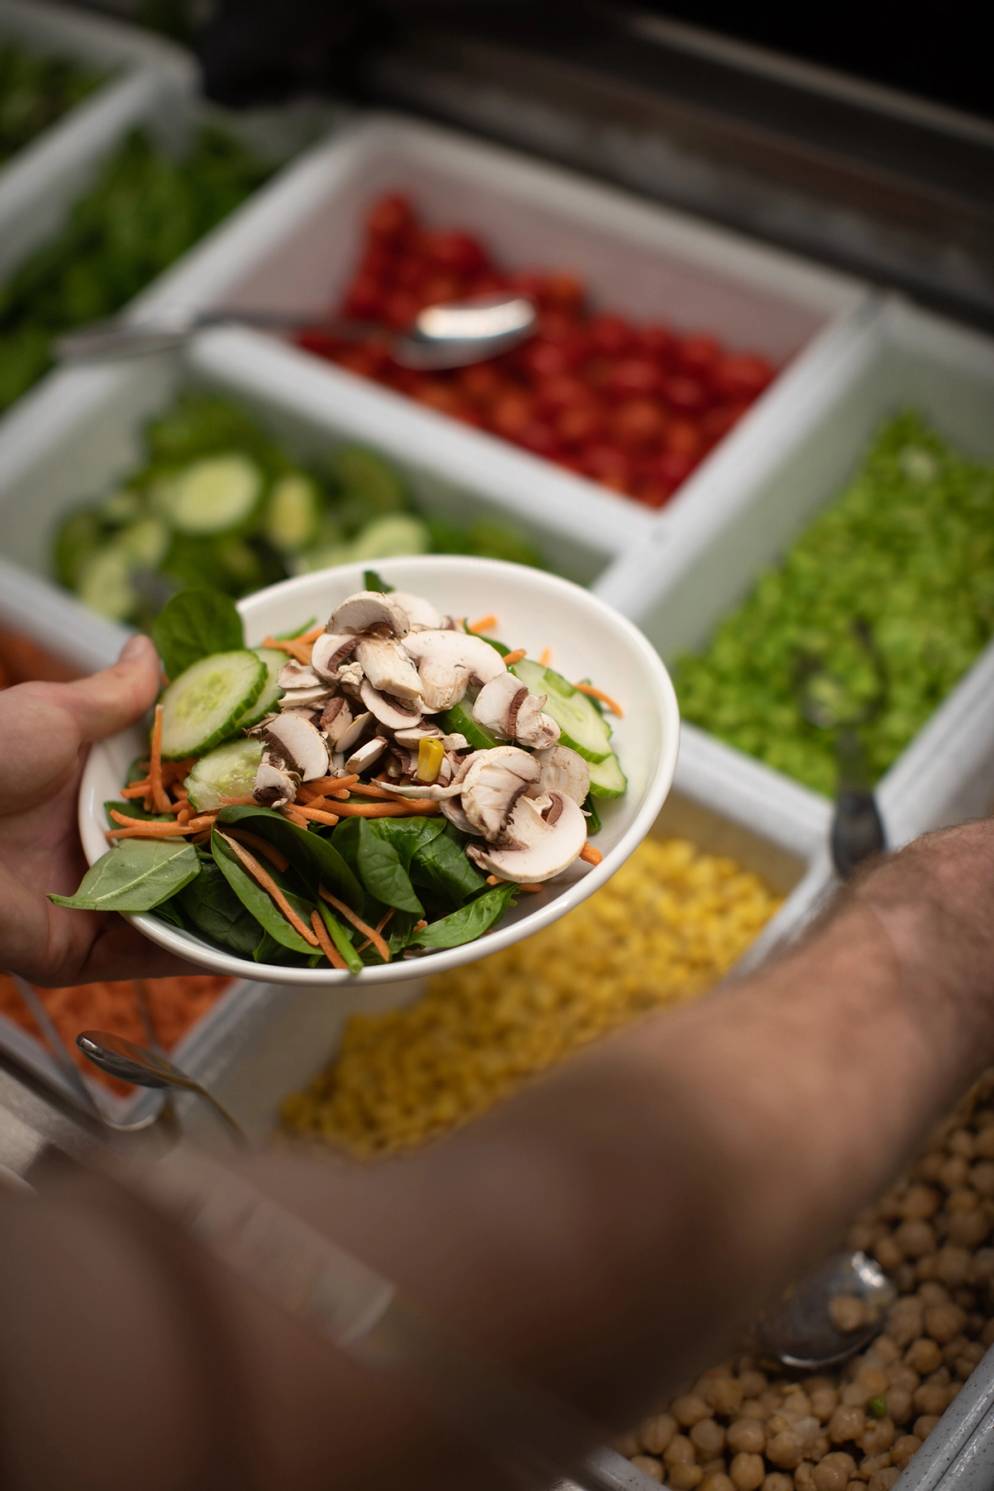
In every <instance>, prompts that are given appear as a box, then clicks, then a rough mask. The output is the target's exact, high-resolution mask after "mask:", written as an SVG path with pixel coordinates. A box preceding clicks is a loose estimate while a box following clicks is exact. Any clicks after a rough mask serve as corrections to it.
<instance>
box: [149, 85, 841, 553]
mask: <svg viewBox="0 0 994 1491" xmlns="http://www.w3.org/2000/svg"><path fill="white" fill-rule="evenodd" d="M391 187H401V188H402V189H403V190H404V191H405V192H407V193H409V194H410V195H411V197H412V198H413V200H414V201H415V203H416V204H417V205H418V207H419V208H420V209H421V210H422V211H423V212H424V213H425V214H426V215H427V216H428V217H429V218H430V219H433V220H435V221H438V222H442V223H452V224H460V225H465V226H467V227H469V228H470V229H472V230H473V231H475V232H478V233H479V234H480V235H481V236H482V237H483V239H484V241H485V242H486V243H487V244H489V245H490V246H491V247H492V248H493V249H494V250H495V252H496V254H497V255H498V256H499V257H500V258H501V259H502V261H503V262H505V263H508V264H511V265H514V266H521V267H524V266H534V265H548V266H555V265H563V266H570V267H572V268H574V269H576V270H577V271H578V272H579V273H580V274H582V275H583V276H584V277H585V278H586V280H587V281H588V283H589V284H590V286H591V288H592V290H593V292H594V294H595V296H597V298H598V299H599V300H600V301H601V302H602V303H603V304H604V305H605V306H607V307H611V308H614V309H617V310H619V311H621V312H623V313H630V314H632V315H635V316H640V317H654V318H659V319H663V320H666V321H667V322H670V323H674V324H676V325H677V326H680V327H684V328H687V329H690V328H700V327H702V326H703V327H706V328H708V329H713V330H715V331H716V332H718V333H719V334H720V335H721V336H723V337H724V338H726V339H727V341H728V342H729V343H730V344H731V345H733V346H743V347H750V348H753V349H754V350H757V351H760V352H764V353H766V354H767V355H769V356H770V357H772V358H773V359H774V360H776V361H777V362H784V361H789V365H788V366H787V367H786V369H785V371H784V372H783V373H782V374H781V376H780V377H779V378H778V379H777V380H776V381H775V382H774V384H773V385H772V387H771V388H770V389H769V390H768V391H767V393H766V394H764V395H763V397H762V398H761V399H760V400H759V401H758V402H757V404H756V405H755V406H754V407H753V409H752V410H751V411H750V413H749V414H748V415H747V416H746V417H745V418H744V419H743V420H742V421H741V422H740V424H739V425H738V426H737V427H736V429H735V430H734V431H733V432H732V434H731V435H729V436H728V437H727V438H726V440H725V441H724V442H723V443H722V444H721V446H719V447H718V449H717V450H716V451H715V452H714V454H713V455H712V456H710V457H709V458H708V459H707V460H706V461H705V462H704V463H703V464H702V465H701V466H700V467H699V468H698V471H697V472H696V473H695V474H694V476H693V477H692V478H691V479H690V480H689V481H688V482H687V483H685V485H684V487H683V488H682V489H681V492H680V494H679V495H678V497H677V498H676V499H675V500H674V501H673V502H672V503H671V504H670V505H669V506H668V507H667V508H666V509H665V510H664V512H663V513H661V514H659V515H656V514H653V513H651V512H650V511H648V510H647V509H645V508H643V507H641V506H640V505H639V504H638V503H637V502H635V501H633V500H631V499H629V498H624V497H619V496H616V495H615V494H614V493H612V492H610V491H608V490H607V489H606V488H603V487H599V486H597V485H595V484H593V483H591V482H588V481H586V480H584V479H582V478H580V477H577V476H573V475H571V474H570V473H568V472H566V471H564V470H562V469H561V468H558V467H556V466H554V465H553V464H551V463H549V462H546V461H542V460H539V459H537V458H536V457H534V456H531V455H529V454H527V453H526V452H523V451H520V450H518V449H517V448H515V447H514V446H511V445H509V444H507V443H505V442H504V441H502V440H498V439H496V438H495V437H493V436H490V435H486V434H483V433H480V432H478V431H475V430H471V429H469V428H468V427H464V426H462V425H461V424H459V423H457V422H455V421H452V420H450V419H448V418H446V417H445V416H442V415H438V414H435V413H434V412H432V411H429V410H426V409H424V408H423V407H422V406H420V405H417V404H415V403H413V402H412V401H410V400H408V399H406V398H404V397H402V396H400V395H398V394H395V393H393V392H391V391H389V390H386V389H383V388H380V387H378V386H377V385H375V384H372V383H370V382H368V381H367V380H365V379H360V378H357V377H355V376H354V375H353V374H351V373H348V372H346V371H345V370H343V369H340V368H337V367H335V366H333V365H331V364H329V363H326V362H324V361H322V360H320V359H318V358H316V357H313V356H311V355H309V354H308V353H305V352H302V351H299V350H297V349H296V348H292V347H283V346H278V344H276V343H275V342H274V341H273V340H272V339H270V338H267V337H265V336H263V335H261V334H259V333H254V332H249V331H240V332H230V333H227V334H226V336H227V341H226V343H225V346H226V349H227V350H226V355H227V357H228V358H229V360H230V363H231V365H232V366H238V367H239V368H240V369H241V371H242V372H243V374H244V376H245V377H246V378H247V379H248V378H251V379H254V380H256V381H257V382H258V384H259V386H260V387H262V388H265V387H268V386H269V384H270V383H271V382H272V381H273V379H274V377H276V376H290V375H291V372H290V370H291V369H293V368H296V369H298V370H299V380H300V381H301V386H303V380H304V379H305V378H306V379H307V380H309V381H310V382H311V383H312V384H313V386H314V388H315V390H316V392H315V397H321V396H323V397H325V398H332V397H334V390H336V389H338V388H342V387H346V386H347V387H350V388H352V389H353V390H354V391H355V394H356V398H357V399H358V398H360V397H361V398H362V399H363V400H364V401H365V403H366V405H367V407H368V409H369V411H370V419H371V420H376V421H379V422H380V423H381V425H382V427H383V435H382V443H384V446H385V448H387V449H389V450H391V451H393V452H394V453H403V452H404V451H406V450H408V449H409V448H410V446H411V444H412V442H413V443H414V444H416V445H419V446H420V445H428V444H430V443H432V442H434V441H442V440H444V441H445V443H446V446H447V448H448V451H449V458H450V460H451V461H452V463H453V466H454V467H456V466H458V467H459V469H460V471H463V470H467V469H472V468H473V467H478V466H481V465H483V464H484V463H485V464H486V466H487V468H488V469H489V471H490V472H491V473H492V475H493V476H494V478H495V479H499V480H500V481H501V483H502V485H503V486H504V487H505V489H506V492H507V502H508V504H509V506H516V507H517V508H518V509H533V508H535V507H536V506H538V505H541V506H542V507H543V508H544V509H545V510H546V511H547V512H548V514H549V516H550V519H551V520H553V521H555V522H556V523H557V524H558V525H559V527H560V528H561V530H562V531H563V532H564V533H569V532H572V531H575V530H577V529H583V530H584V531H586V532H587V533H589V534H592V535H597V536H598V538H600V536H601V535H606V536H608V537H610V538H612V539H613V544H614V548H615V550H616V552H619V553H620V552H622V551H623V550H624V549H625V548H626V547H627V546H628V545H629V544H632V543H637V542H640V541H641V540H642V539H643V538H644V537H645V536H646V535H648V534H649V533H651V532H652V531H654V530H655V529H656V528H657V527H659V526H660V525H661V526H662V527H663V528H664V529H669V528H670V527H672V526H673V525H676V524H677V523H678V521H679V522H682V521H684V514H686V516H687V520H690V518H691V516H692V514H693V513H694V512H695V511H696V509H697V508H698V507H702V506H706V504H707V502H708V500H709V499H708V495H707V483H708V478H709V473H710V472H711V470H712V468H713V467H716V466H718V465H719V464H723V465H725V466H728V464H729V463H731V467H732V469H734V466H735V464H736V463H737V461H738V460H740V459H742V458H743V453H744V452H745V451H746V450H747V449H748V448H749V447H750V445H751V444H753V443H759V444H760V445H762V443H763V442H764V440H766V439H767V438H769V435H770V431H771V429H775V428H776V426H777V422H778V410H779V409H780V408H781V406H782V403H783V401H784V399H785V397H786V396H787V395H788V394H789V392H790V391H791V389H794V388H796V387H804V386H806V385H807V384H808V382H809V381H810V379H811V377H812V376H813V375H815V374H816V373H817V371H818V369H819V368H821V367H822V366H824V365H825V364H826V363H830V362H831V360H832V358H833V357H834V355H835V352H836V351H837V349H838V347H839V345H840V343H844V342H845V340H846V339H847V337H848V335H849V332H850V330H851V328H852V326H853V324H854V323H857V322H858V321H859V320H860V319H861V317H862V315H863V314H865V313H866V308H867V306H868V304H869V302H868V299H867V294H866V291H865V289H864V288H863V287H862V286H860V285H858V284H856V283H855V282H853V281H851V280H848V279H844V278H842V277H840V276H837V275H834V274H830V273H828V272H827V271H824V270H821V269H818V268H815V267H812V266H810V265H807V264H804V263H803V262H801V261H799V260H797V259H794V258H792V257H790V256H788V255H785V254H780V253H777V252H775V251H773V250H770V249H767V248H765V247H760V246H759V245H756V244H753V243H750V242H749V241H747V240H745V239H742V238H739V237H737V236H735V235H733V234H730V233H726V232H723V231H720V230H718V229H716V228H712V227H709V226H706V225H704V224H701V223H698V222H695V221H693V220H692V219H689V218H687V217H684V216H682V215H680V214H677V213H674V212H671V211H668V210H667V209H665V208H662V207H659V206H652V205H647V204H645V203H641V202H639V201H637V200H636V199H634V198H632V197H630V196H628V195H626V194H624V193H622V192H619V191H615V190H612V189H611V188H608V187H605V186H601V185H596V184H593V183H591V182H587V181H584V180H582V179H581V178H579V177H576V176H574V175H571V174H569V173H567V172H565V171H563V170H561V169H560V168H557V167H551V166H545V165H540V164H536V163H535V162H533V161H529V160H528V159H526V158H525V157H522V156H518V155H515V154H513V153H511V152H510V151H506V150H501V149H497V148H496V147H493V146H490V145H484V144H482V143H480V142H478V141H474V140H470V139H467V138H464V137H461V136H459V135H456V134H453V133H450V132H448V131H444V130H441V129H437V128H434V127H432V126H429V125H426V124H422V123H420V122H418V121H415V120H411V119H404V118H399V117H394V116H388V115H384V116H367V118H366V119H365V120H364V121H362V122H357V123H353V124H352V125H351V126H350V127H349V128H347V129H343V130H341V131H339V133H338V134H337V135H336V136H335V137H334V138H333V139H332V140H331V141H330V142H329V143H328V144H326V145H324V146H322V147H320V148H317V149H315V150H314V151H312V152H310V153H309V155H308V156H307V157H306V158H305V159H302V160H301V161H299V162H298V163H297V165H296V167H295V169H294V170H293V172H292V173H290V174H288V175H287V176H286V177H285V178H284V179H283V180H282V181H280V182H278V183H275V184H273V185H272V186H270V187H269V188H268V189H267V190H266V191H264V192H262V193H260V194H259V196H258V198H257V200H256V201H255V203H254V205H253V207H252V208H251V210H249V211H248V212H247V213H245V214H243V215H242V216H241V217H240V219H239V220H238V222H237V223H235V224H232V225H231V227H230V229H229V230H228V231H227V232H226V233H225V234H224V238H223V241H221V240H219V241H217V242H216V243H215V244H214V245H213V249H212V252H211V253H210V254H209V255H201V256H199V261H198V263H197V265H196V267H195V271H194V269H193V268H191V270H190V272H189V273H187V274H185V275H184V276H182V277H176V278H175V279H174V281H173V283H172V284H171V285H170V286H169V298H170V300H171V301H173V302H176V303H181V304H183V305H200V304H204V303H208V302H210V301H217V300H220V299H222V298H223V299H224V300H225V301H226V302H227V303H229V304H240V305H245V306H256V307H275V308H278V309H293V310H300V309H301V308H304V309H306V310H308V311H309V310H311V309H313V308H316V309H319V310H324V309H326V308H328V307H329V306H330V305H331V303H332V302H333V301H334V300H335V298H336V297H337V295H338V294H339V293H340V291H341V290H342V289H343V287H344V285H345V283H346V279H347V276H348V274H349V272H350V269H351V266H352V264H353V261H354V259H355V256H356V253H357V249H358V246H359V242H360V233H361V220H362V214H363V211H364V209H365V208H366V206H367V205H368V203H369V202H370V201H371V200H372V199H373V198H374V197H375V196H376V194H377V193H378V192H381V191H383V190H385V189H388V188H391ZM165 298H166V297H165V296H160V297H157V299H158V300H159V301H160V302H162V301H164V300H165ZM277 352H278V353H279V354H280V355H279V357H278V358H277V357H276V356H275V354H276V353H277ZM293 376H298V374H294V375H293ZM318 391H321V392H320V393H319V392H318ZM357 407H358V406H357ZM736 453H738V454H736ZM692 499H693V500H692Z"/></svg>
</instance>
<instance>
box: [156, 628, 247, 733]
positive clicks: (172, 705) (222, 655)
mask: <svg viewBox="0 0 994 1491" xmlns="http://www.w3.org/2000/svg"><path fill="white" fill-rule="evenodd" d="M267 677H268V670H267V668H266V665H265V663H264V662H263V661H262V659H261V658H260V657H259V656H258V654H257V653H254V652H249V650H248V649H247V648H245V649H244V650H241V649H239V650H238V651H237V652H215V653H213V654H212V656H210V657H204V658H201V659H200V660H199V662H196V663H191V664H190V666H189V668H187V669H185V670H184V672H182V673H181V674H180V676H179V677H178V678H177V679H175V680H174V682H172V683H171V684H170V685H169V687H168V688H167V689H166V692H165V693H164V694H163V696H162V754H163V756H165V757H166V758H167V759H168V760H174V761H177V760H182V759H183V757H184V756H196V755H200V754H202V753H203V752H204V751H209V750H210V749H211V748H212V746H216V745H220V744H221V742H222V741H223V740H227V739H228V737H229V736H231V735H233V734H234V732H235V730H236V729H237V728H238V720H239V718H240V717H241V716H242V715H243V714H245V712H246V711H247V710H248V709H250V708H251V706H252V705H253V704H254V703H255V701H256V699H258V697H259V695H260V694H261V693H262V690H263V688H264V687H265V684H266V678H267Z"/></svg>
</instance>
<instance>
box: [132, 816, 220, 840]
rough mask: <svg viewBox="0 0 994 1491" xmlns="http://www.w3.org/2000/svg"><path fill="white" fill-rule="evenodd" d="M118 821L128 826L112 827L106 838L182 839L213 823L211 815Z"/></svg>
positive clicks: (209, 826)
mask: <svg viewBox="0 0 994 1491" xmlns="http://www.w3.org/2000/svg"><path fill="white" fill-rule="evenodd" d="M112 816H115V815H113V814H112ZM118 821H119V822H124V823H127V824H128V827H127V828H114V829H112V830H111V831H110V833H108V835H107V837H108V839H182V838H184V837H185V836H186V835H187V834H192V833H199V831H200V830H201V829H202V828H211V827H212V826H213V823H214V819H213V816H212V817H210V818H191V819H190V820H189V822H187V823H158V822H154V821H150V822H145V823H142V822H139V821H138V820H136V819H134V818H127V819H125V818H123V817H122V818H120V819H119V820H118Z"/></svg>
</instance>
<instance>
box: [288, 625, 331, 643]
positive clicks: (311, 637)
mask: <svg viewBox="0 0 994 1491" xmlns="http://www.w3.org/2000/svg"><path fill="white" fill-rule="evenodd" d="M323 631H324V627H323V626H312V627H311V629H310V631H309V632H302V633H301V634H300V636H299V637H293V638H292V639H291V640H292V641H294V642H310V643H311V645H312V646H313V644H314V643H315V642H316V641H317V639H318V638H319V637H320V635H321V633H322V632H323Z"/></svg>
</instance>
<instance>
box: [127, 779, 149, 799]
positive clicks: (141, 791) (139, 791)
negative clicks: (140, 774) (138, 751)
mask: <svg viewBox="0 0 994 1491" xmlns="http://www.w3.org/2000/svg"><path fill="white" fill-rule="evenodd" d="M151 790H152V783H151V782H150V781H149V780H148V778H147V777H146V778H145V780H144V782H132V783H131V784H130V785H129V786H127V787H122V788H121V796H122V797H123V798H124V799H125V801H127V802H130V801H131V799H132V798H138V797H148V795H149V793H150V792H151Z"/></svg>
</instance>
